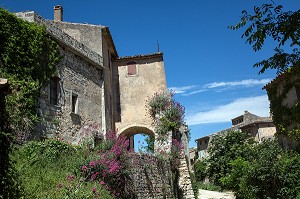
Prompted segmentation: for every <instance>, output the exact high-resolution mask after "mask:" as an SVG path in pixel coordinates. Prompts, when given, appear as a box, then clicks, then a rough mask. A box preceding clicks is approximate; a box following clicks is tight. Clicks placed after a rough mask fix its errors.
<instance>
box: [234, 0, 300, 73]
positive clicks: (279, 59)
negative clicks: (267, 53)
mask: <svg viewBox="0 0 300 199" xmlns="http://www.w3.org/2000/svg"><path fill="white" fill-rule="evenodd" d="M245 26H247V27H246V30H245V32H244V33H243V34H242V38H244V37H245V38H246V42H247V43H248V44H250V45H251V46H252V48H253V50H254V51H259V50H261V49H262V47H263V45H264V42H265V40H266V39H267V38H272V39H273V40H274V41H275V42H276V43H277V46H276V47H275V48H274V52H275V54H274V55H273V56H272V57H270V58H268V59H266V60H263V61H260V62H258V63H256V64H255V65H254V67H261V69H260V72H259V73H264V72H265V70H266V69H276V70H277V73H281V72H283V71H285V70H286V69H287V68H289V67H297V68H299V66H300V52H299V44H300V41H299V39H300V10H297V11H295V12H292V11H287V12H284V11H283V8H282V6H281V5H278V6H276V5H273V4H263V5H262V6H261V7H257V6H255V7H254V13H253V14H249V13H248V12H247V11H246V10H244V11H242V17H241V21H240V22H239V23H238V24H237V25H234V26H229V29H232V30H236V29H240V28H242V27H245ZM285 44H288V45H290V47H291V48H285V50H284V49H283V48H282V47H283V46H284V45H285Z"/></svg>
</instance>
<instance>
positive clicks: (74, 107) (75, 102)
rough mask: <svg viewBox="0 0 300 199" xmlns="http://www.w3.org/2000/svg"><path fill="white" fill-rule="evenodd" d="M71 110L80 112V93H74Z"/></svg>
mask: <svg viewBox="0 0 300 199" xmlns="http://www.w3.org/2000/svg"><path fill="white" fill-rule="evenodd" d="M71 112H72V113H76V114H77V113H78V95H76V94H75V93H72V103H71Z"/></svg>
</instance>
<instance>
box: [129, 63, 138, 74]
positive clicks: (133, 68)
mask: <svg viewBox="0 0 300 199" xmlns="http://www.w3.org/2000/svg"><path fill="white" fill-rule="evenodd" d="M127 74H128V75H136V62H134V61H132V62H128V63H127Z"/></svg>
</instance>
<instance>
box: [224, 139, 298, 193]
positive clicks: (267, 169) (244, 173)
mask: <svg viewBox="0 0 300 199" xmlns="http://www.w3.org/2000/svg"><path fill="white" fill-rule="evenodd" d="M251 150H252V151H253V152H254V153H253V154H255V155H254V156H253V158H248V159H245V158H241V157H239V158H237V159H235V160H233V161H231V162H230V165H231V167H232V169H231V171H230V173H229V174H228V175H227V176H224V177H222V178H221V182H222V185H223V186H225V187H228V188H230V189H232V190H233V191H234V192H235V194H236V196H237V197H239V198H247V199H248V198H297V197H299V196H300V178H299V176H300V155H299V154H298V153H297V152H294V151H285V150H283V149H282V148H280V146H279V144H278V142H277V141H269V140H265V141H263V142H262V143H261V144H258V145H255V146H253V148H252V149H251Z"/></svg>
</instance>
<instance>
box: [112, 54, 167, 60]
mask: <svg viewBox="0 0 300 199" xmlns="http://www.w3.org/2000/svg"><path fill="white" fill-rule="evenodd" d="M162 56H163V53H162V52H157V53H152V54H145V55H133V56H124V57H118V58H117V59H116V61H118V60H122V61H123V60H129V59H145V58H155V57H162Z"/></svg>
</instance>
